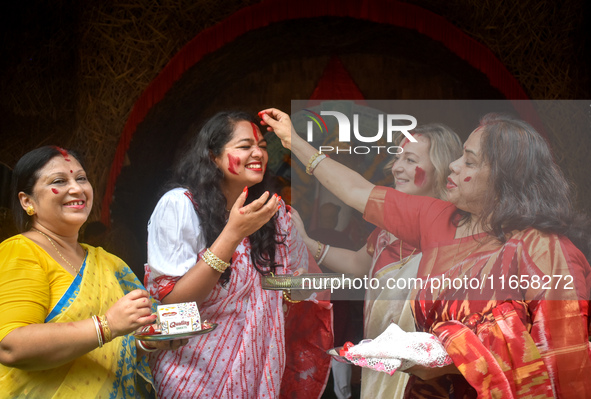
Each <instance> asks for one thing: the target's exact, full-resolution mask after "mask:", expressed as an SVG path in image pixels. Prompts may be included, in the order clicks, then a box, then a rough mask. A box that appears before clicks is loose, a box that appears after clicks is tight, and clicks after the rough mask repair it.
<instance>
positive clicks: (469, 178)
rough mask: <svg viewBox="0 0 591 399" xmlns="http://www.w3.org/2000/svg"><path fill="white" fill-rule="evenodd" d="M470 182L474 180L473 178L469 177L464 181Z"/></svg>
mask: <svg viewBox="0 0 591 399" xmlns="http://www.w3.org/2000/svg"><path fill="white" fill-rule="evenodd" d="M470 180H472V178H471V177H470V176H468V177H466V178H465V179H464V181H465V182H469V181H470Z"/></svg>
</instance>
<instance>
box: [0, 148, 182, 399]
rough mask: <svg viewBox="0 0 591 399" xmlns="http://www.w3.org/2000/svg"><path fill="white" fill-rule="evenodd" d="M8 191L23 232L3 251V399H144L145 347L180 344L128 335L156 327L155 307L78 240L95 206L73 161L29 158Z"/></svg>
mask: <svg viewBox="0 0 591 399" xmlns="http://www.w3.org/2000/svg"><path fill="white" fill-rule="evenodd" d="M11 192H12V194H13V197H14V198H13V211H14V214H15V218H16V221H17V226H18V227H19V229H20V231H25V232H24V233H22V234H19V235H16V236H14V237H11V238H9V239H7V240H6V241H4V242H3V243H2V244H0V386H2V389H1V390H0V398H27V397H28V398H73V397H78V398H91V397H92V398H128V397H132V398H133V397H142V396H144V394H146V393H148V392H149V390H150V387H149V383H150V382H151V374H150V371H149V369H148V367H147V361H146V359H145V356H142V355H143V354H144V350H148V351H151V350H154V349H156V348H157V347H158V348H166V349H175V348H177V347H178V346H179V345H181V344H183V341H174V343H173V341H169V342H161V343H159V344H158V345H153V344H150V346H148V344H146V343H141V342H139V341H136V340H135V338H133V336H131V335H130V333H132V332H133V331H135V330H136V329H138V328H140V327H142V326H144V325H146V324H150V323H153V322H154V319H155V316H153V315H152V309H151V305H152V301H151V300H150V298H149V295H148V293H147V292H146V291H145V289H144V288H143V287H142V286H141V283H140V282H139V281H138V280H137V278H136V277H135V275H134V274H133V273H132V271H131V269H129V267H128V266H127V265H126V264H125V263H124V262H123V261H122V260H121V259H119V258H117V257H116V256H114V255H111V254H109V253H107V252H105V251H104V250H103V249H102V248H95V247H92V246H89V245H86V244H80V243H78V241H77V240H78V231H79V229H80V227H81V226H82V224H83V223H84V222H85V221H86V219H87V218H88V214H89V213H90V209H91V207H92V200H93V193H92V186H91V185H90V183H89V182H88V180H87V178H86V174H85V172H84V168H83V167H82V165H81V164H80V162H79V160H78V157H77V156H76V155H75V154H73V153H70V152H66V151H65V150H63V149H61V148H58V147H49V146H47V147H41V148H39V149H37V150H33V151H31V152H29V153H28V154H26V155H25V156H23V157H22V158H21V160H20V161H19V162H18V163H17V165H16V167H15V169H14V172H13V183H12V187H11ZM25 212H26V214H25ZM136 345H137V347H136Z"/></svg>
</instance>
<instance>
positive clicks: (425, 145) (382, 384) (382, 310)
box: [294, 124, 462, 398]
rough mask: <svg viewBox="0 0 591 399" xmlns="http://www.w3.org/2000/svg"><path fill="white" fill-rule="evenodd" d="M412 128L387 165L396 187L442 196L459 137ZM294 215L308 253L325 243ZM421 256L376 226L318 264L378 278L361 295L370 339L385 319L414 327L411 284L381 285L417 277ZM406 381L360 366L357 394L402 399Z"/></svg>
mask: <svg viewBox="0 0 591 399" xmlns="http://www.w3.org/2000/svg"><path fill="white" fill-rule="evenodd" d="M411 133H412V135H413V137H415V138H416V139H417V142H416V143H413V142H409V141H408V139H407V138H406V137H404V136H403V137H402V139H403V140H402V141H401V142H400V143H399V145H400V146H401V147H403V148H404V152H403V153H402V154H400V155H398V156H396V157H394V158H393V159H392V160H391V161H390V162H389V163H388V165H387V166H386V168H387V170H388V171H389V172H391V173H392V176H393V177H394V185H395V188H396V190H398V191H401V192H404V193H407V194H412V195H424V196H429V197H434V198H440V199H444V200H445V199H446V198H447V196H446V189H445V186H446V183H447V175H448V174H449V167H448V165H449V164H450V163H451V162H452V161H454V160H455V159H457V158H459V157H460V155H461V153H462V143H461V141H460V139H459V137H458V136H457V134H456V133H454V132H453V131H452V130H451V129H450V128H449V127H447V126H445V125H442V124H428V125H423V126H419V127H417V128H416V129H415V130H413V131H412V132H411ZM386 168H385V170H386ZM294 214H295V212H294ZM295 215H296V216H295V217H294V221H295V222H296V226H297V228H298V230H299V231H300V233H301V234H302V236H303V237H304V242H305V243H306V246H307V247H308V249H309V250H310V252H312V253H313V254H314V253H316V252H317V251H318V248H319V247H320V248H323V247H325V245H324V244H323V243H319V242H318V241H316V240H313V239H311V238H310V237H308V235H307V234H306V231H305V230H304V225H303V223H302V221H301V219H300V218H299V216H297V214H295ZM325 250H326V249H325ZM320 252H321V253H322V252H323V251H322V250H321V251H320ZM420 260H421V252H420V250H417V249H416V248H414V247H413V246H412V245H409V244H407V243H404V242H402V241H401V240H400V239H398V238H396V237H395V236H394V235H393V234H391V233H389V232H388V231H386V230H383V229H381V228H376V229H375V230H374V231H373V232H372V233H371V235H370V236H369V237H368V239H367V244H366V245H365V246H364V247H363V248H361V249H360V250H358V251H353V250H350V249H346V248H334V247H328V249H327V252H326V255H325V256H324V259H323V261H322V264H323V265H324V266H326V267H328V268H329V269H331V270H333V271H335V272H339V273H351V274H354V275H355V276H356V277H364V276H369V277H371V278H374V279H378V280H379V282H380V285H379V288H377V289H371V288H369V287H368V289H367V291H366V294H365V306H364V337H365V338H370V339H374V338H376V337H377V336H378V335H380V334H381V333H382V332H384V330H386V328H387V327H388V326H389V325H390V323H396V324H398V325H399V326H400V327H401V328H402V329H403V330H405V331H409V332H410V331H415V325H414V319H413V315H412V312H411V306H410V301H408V297H409V294H410V288H407V289H393V290H390V289H381V287H385V286H386V282H387V281H388V280H391V281H392V279H395V280H399V279H403V280H406V281H408V279H409V278H413V277H416V276H417V270H418V267H419V262H420ZM407 381H408V374H406V373H402V372H397V373H395V374H394V375H392V376H390V375H388V374H386V373H383V372H379V371H375V370H371V369H369V368H363V369H362V374H361V397H362V398H402V397H403V396H404V388H405V386H406V382H407Z"/></svg>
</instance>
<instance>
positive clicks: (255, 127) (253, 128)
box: [250, 122, 259, 143]
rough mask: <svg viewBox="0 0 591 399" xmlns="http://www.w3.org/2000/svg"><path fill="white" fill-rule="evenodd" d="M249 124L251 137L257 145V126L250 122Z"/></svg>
mask: <svg viewBox="0 0 591 399" xmlns="http://www.w3.org/2000/svg"><path fill="white" fill-rule="evenodd" d="M250 124H251V125H252V135H253V137H254V142H255V143H258V142H259V133H258V132H257V125H255V124H254V123H252V122H250Z"/></svg>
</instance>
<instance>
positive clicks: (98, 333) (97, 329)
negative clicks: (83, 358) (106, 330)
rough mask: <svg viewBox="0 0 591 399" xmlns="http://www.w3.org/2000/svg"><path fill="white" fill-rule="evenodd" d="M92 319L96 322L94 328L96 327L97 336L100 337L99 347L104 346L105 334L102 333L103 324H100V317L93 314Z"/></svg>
mask: <svg viewBox="0 0 591 399" xmlns="http://www.w3.org/2000/svg"><path fill="white" fill-rule="evenodd" d="M92 321H93V323H94V328H95V329H96V336H97V338H98V344H99V348H102V347H103V336H102V335H101V326H100V324H99V321H98V317H97V316H94V315H93V316H92Z"/></svg>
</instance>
